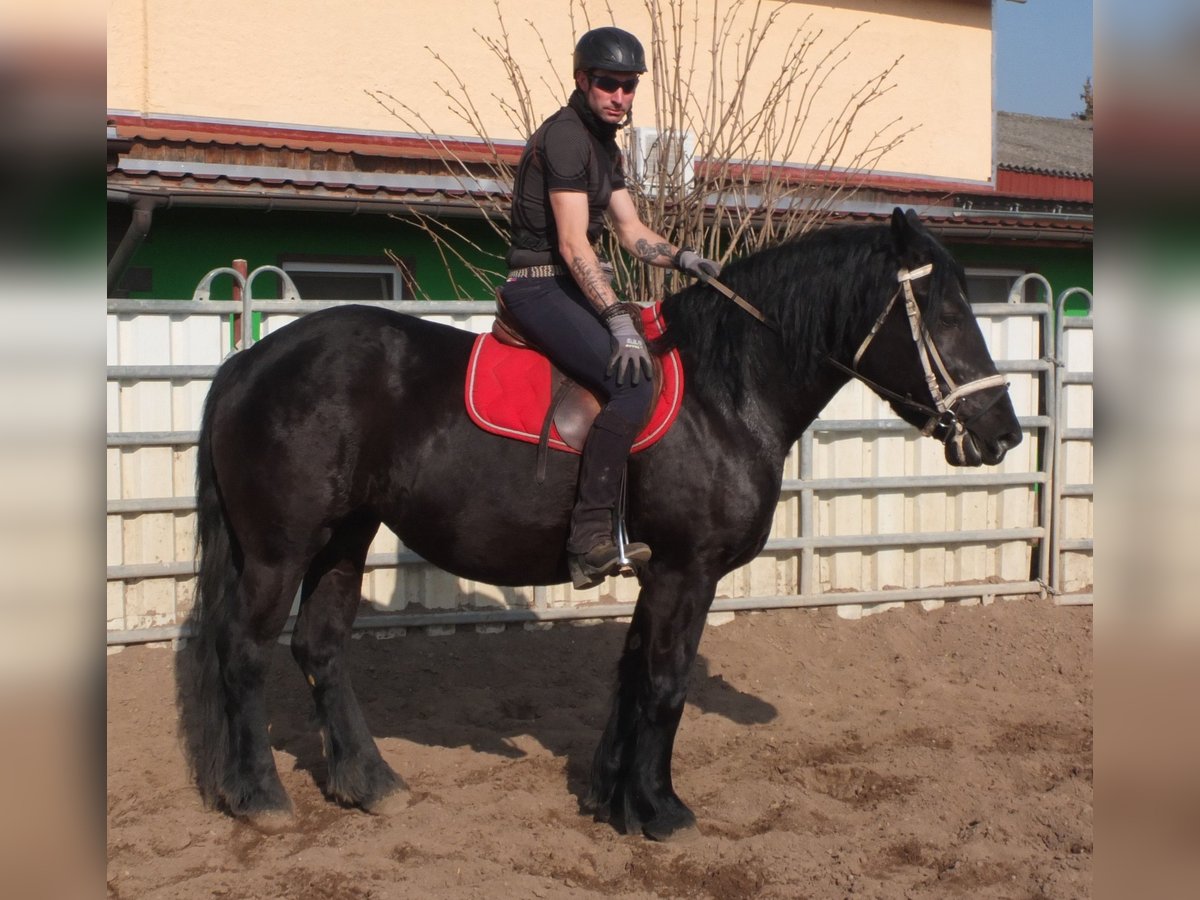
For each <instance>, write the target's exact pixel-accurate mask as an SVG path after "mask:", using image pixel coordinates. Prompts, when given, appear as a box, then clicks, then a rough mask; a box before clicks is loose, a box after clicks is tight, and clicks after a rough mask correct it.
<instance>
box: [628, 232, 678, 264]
mask: <svg viewBox="0 0 1200 900" xmlns="http://www.w3.org/2000/svg"><path fill="white" fill-rule="evenodd" d="M633 255H634V256H636V257H637V258H638V259H640V260H641V261H642V262H644V263H646V264H648V265H654V264H656V263H658V265H664V263H661V262H659V260H663V259H665V260H667V262H668V263H669V262H670V261H671V260H672V259H674V257H675V248H674V247H672V246H671V245H670V244H668V243H667V242H666V241H659V242H658V243H654V244H652V243H650V242H649V241H648V240H646V239H645V238H638V240H637V243H635V244H634V245H633Z"/></svg>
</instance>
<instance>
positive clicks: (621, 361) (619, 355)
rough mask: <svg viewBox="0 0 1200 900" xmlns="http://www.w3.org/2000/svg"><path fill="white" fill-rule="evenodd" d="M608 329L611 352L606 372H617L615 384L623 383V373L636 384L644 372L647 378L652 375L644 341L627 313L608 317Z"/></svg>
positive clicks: (631, 382)
mask: <svg viewBox="0 0 1200 900" xmlns="http://www.w3.org/2000/svg"><path fill="white" fill-rule="evenodd" d="M608 330H609V333H610V334H612V337H613V345H614V346H613V354H612V357H611V358H610V359H609V361H608V374H610V375H611V374H612V373H613V370H614V369H615V370H616V373H617V384H618V385H621V384H624V383H625V373H626V372H629V373H630V382H629V383H630V384H635V385H636V384H637V383H638V382H639V380H640V378H641V376H642V375H643V374H644V375H645V376H646V379H647V380H649V379H650V378H652V377H653V376H654V372H653V369H651V367H650V353H649V351H648V350H647V349H646V342H645V341H644V340H642V336H641V334H639V333H638V330H637V328H636V327H635V326H634V324H633V318H632V317H631V316H630V315H629V313H620V314H618V315H615V316H612V317H610V318H608Z"/></svg>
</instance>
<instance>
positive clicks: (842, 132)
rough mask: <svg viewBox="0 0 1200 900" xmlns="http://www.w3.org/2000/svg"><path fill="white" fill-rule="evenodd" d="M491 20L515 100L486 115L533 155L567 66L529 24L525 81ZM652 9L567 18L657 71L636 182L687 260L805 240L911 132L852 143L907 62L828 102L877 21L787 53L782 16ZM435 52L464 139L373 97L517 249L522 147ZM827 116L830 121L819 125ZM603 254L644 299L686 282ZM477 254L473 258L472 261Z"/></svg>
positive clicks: (573, 7) (812, 39) (436, 239)
mask: <svg viewBox="0 0 1200 900" xmlns="http://www.w3.org/2000/svg"><path fill="white" fill-rule="evenodd" d="M494 6H495V12H496V20H497V27H496V28H495V29H494V31H493V34H490V35H486V34H483V33H482V32H480V31H479V30H478V29H476V30H475V34H476V35H477V36H478V37H479V39H480V41H481V42H482V44H483V46H484V47H485V48H486V49H487V51H488V52H490V53H491V54H493V55H494V56H495V57H496V59H497V60H499V62H500V64H501V66H502V67H503V70H504V72H505V75H506V77H507V82H508V83H507V87H508V88H509V89H510V90H509V91H508V92H506V93H498V92H495V91H493V92H491V93H490V95H489V101H488V102H489V103H495V104H498V107H499V109H501V110H502V111H503V113H504V116H505V118H506V120H507V121H508V123H509V126H510V127H511V128H512V130H513V132H515V133H517V134H519V135H520V136H521V140H522V141H523V140H525V139H527V138H528V136H529V135H531V134H532V133H533V131H534V130H535V129H536V128H537V126H538V125H539V124H540V123H541V122H542V121H543V120H544V119H545V117H546V116H548V115H549V114H550V113H552V112H553V111H554V110H555V109H557V108H558V107H559V106H560V105H561V104H562V103H563V102H564V101H565V99H566V97H567V96H568V95H569V93H570V91H571V88H572V86H573V85H572V82H571V73H569V72H564V71H563V69H564V66H563V65H562V62H561V58H562V56H563V54H562V53H554V54H551V52H550V51H549V49H548V48H547V46H546V41H545V40H544V39H543V37H542V35H541V32H540V31H539V30H538V27H537V25H536V24H535V23H534V22H532V21H530V20H528V19H527V20H525V21H524V23H523V26H524V27H525V28H527V29H529V31H530V33H531V34H532V35H533V37H534V38H535V39H536V42H537V45H538V46H539V47H540V48H541V54H542V58H541V59H540V60H537V61H536V63H534V64H531V65H530V66H529V68H526V67H525V66H523V65H522V62H521V61H520V60H518V59H517V57H516V55H515V53H514V50H513V41H512V32H511V31H510V28H509V25H508V21H507V20H506V16H505V13H504V11H503V9H502V8H501V5H500V0H494ZM644 6H645V11H646V15H647V22H645V23H639V22H628V21H623V22H621V23H616V22H615V21H614V17H613V14H612V9H611V7H607V9H606V16H607V21H603V22H601V21H595V22H594V21H592V20H591V19H590V17H589V16H588V15H587V13H586V11H585V10H583V9H582V8H581V7H582V3H581V0H572V2H571V4H570V7H569V15H570V18H571V25H572V32H573V33H575V34H582V33H583V32H584V31H586V30H587V29H589V28H593V27H598V26H600V25H604V24H619V25H620V26H621V27H623V28H626V29H628V30H630V31H633V32H634V33H636V34H638V35H639V37H641V38H642V40H643V42H644V43H645V45H646V50H647V59H648V62H649V66H650V72H649V73H648V75H649V77H648V78H647V79H646V80H645V81H644V82H643V83H644V85H645V86H644V87H643V90H642V92H639V97H638V103H637V104H636V110H637V113H638V116H639V120H640V119H643V118H646V117H647V115H648V114H647V109H646V107H647V106H648V105H649V106H652V110H651V113H652V115H651V116H650V118H651V121H652V124H648V125H647V126H641V124H640V121H639V127H638V128H626V129H625V130H624V132H623V134H624V136H625V137H624V139H625V142H626V146H625V147H624V152H625V158H626V165H625V169H626V174H627V177H628V181H629V188H630V192H631V194H632V195H633V198H634V202H635V203H636V204H637V206H638V210H639V212H640V214H641V216H642V219H643V221H645V222H646V223H647V224H648V225H649V226H650V227H651V228H653V229H654V230H656V231H658V232H659V233H660V234H662V235H664V236H665V237H667V238H668V239H669V240H671V241H672V242H674V243H675V244H677V245H680V246H684V245H686V246H689V247H693V248H696V249H697V250H699V251H700V252H701V253H702V254H704V255H705V256H708V257H711V258H714V259H719V260H721V261H722V262H724V261H728V260H729V259H730V258H731V257H733V256H740V255H744V254H746V253H749V252H752V251H754V250H758V249H761V248H763V247H765V246H769V245H771V244H774V243H778V242H780V241H784V240H787V239H788V238H791V237H794V236H797V235H799V234H803V233H804V232H806V231H808V230H809V229H811V228H813V227H816V226H818V225H820V224H822V223H823V222H824V221H826V220H827V219H828V217H829V215H830V213H831V212H832V211H833V210H834V209H836V207H837V205H838V204H839V203H843V202H845V201H846V200H848V199H849V198H850V197H851V196H852V195H853V194H854V193H855V192H856V191H858V190H859V188H860V187H861V186H862V183H863V178H864V176H865V175H867V174H868V173H870V172H871V171H872V170H874V169H875V168H876V167H877V166H878V165H879V163H880V161H881V160H882V159H883V158H884V157H885V156H886V155H887V154H888V153H889V152H890V151H891V150H892V149H894V148H895V147H896V146H898V145H899V144H900V143H901V142H902V141H903V140H904V138H905V136H906V135H907V134H909V133H910V131H911V129H907V128H905V127H904V126H903V123H902V120H901V118H900V117H896V118H894V119H892V120H890V121H888V122H886V123H885V124H883V125H881V126H879V127H878V128H876V130H875V131H874V133H873V134H871V135H870V136H869V137H866V138H865V139H864V137H863V135H860V134H859V133H858V131H857V130H856V126H857V125H858V123H859V122H860V121H861V119H862V118H863V115H862V114H863V112H864V110H866V109H867V108H868V107H870V106H872V105H873V104H875V103H876V102H877V101H879V100H880V99H881V98H882V97H884V96H885V95H886V94H887V93H888V91H890V90H891V89H892V87H893V86H894V83H893V77H894V75H895V73H896V69H897V67H898V66H899V64H900V62H901V59H902V58H903V57H897V58H896V59H895V60H892V61H891V62H889V63H887V64H886V65H884V66H883V67H882V68H881V69H880V70H879V71H877V72H875V73H874V74H872V75H870V76H869V77H867V78H865V79H863V80H862V81H861V82H860V83H859V85H858V87H857V88H855V89H853V90H851V91H850V92H849V93H848V94H847V95H846V96H844V97H840V98H836V99H837V100H839V101H840V102H837V103H831V101H830V98H829V97H828V96H826V95H827V94H828V93H829V91H830V90H831V89H830V83H831V81H833V80H834V75H835V73H838V72H839V70H841V69H842V68H843V67H844V66H845V65H846V64H847V62H848V61H849V60H850V59H851V56H852V51H853V45H854V41H855V38H856V37H857V36H858V34H859V32H860V31H861V30H862V28H863V27H864V26H865V25H866V24H867V23H866V22H862V23H860V24H859V25H857V26H855V27H854V28H853V29H851V30H850V31H849V32H848V33H847V34H844V35H842V36H840V37H835V36H830V35H827V34H825V33H824V31H822V30H821V29H819V28H817V27H815V25H814V24H813V22H812V17H811V15H810V16H809V17H808V18H806V19H805V20H804V21H803V22H802V23H801V25H800V27H798V28H796V29H795V30H794V31H791V32H790V35H788V36H786V40H785V41H783V42H782V44H781V43H780V41H779V40H777V38H780V39H782V38H783V37H784V35H782V34H781V29H780V28H779V20H780V17H781V16H782V15H783V14H784V12H785V5H783V4H778V3H771V4H767V3H765V2H763V0H732V2H729V3H722V4H714V3H711V2H701V0H644ZM702 15H705V16H707V18H702ZM427 49H428V50H429V52H430V54H431V56H432V58H433V60H434V61H435V62H436V63H437V64H438V66H440V67H441V69H442V70H443V72H444V73H445V77H444V80H443V81H437V82H435V83H436V85H437V87H438V88H439V90H440V91H441V92H442V95H443V96H444V98H445V101H446V104H447V107H448V109H450V110H451V112H453V113H454V115H455V116H456V117H457V118H458V119H460V120H461V121H462V123H463V126H464V129H465V132H466V133H467V134H468V135H469V136H470V138H469V139H468V140H466V141H464V139H463V138H461V137H460V138H457V139H455V138H451V137H447V136H442V135H438V134H436V133H435V132H434V129H433V128H432V127H431V126H430V124H429V122H428V121H427V120H426V118H425V117H424V116H423V115H422V114H421V113H420V112H419V111H418V110H414V109H413V108H412V107H410V106H409V105H408V104H406V103H404V102H403V101H401V100H400V99H398V98H397V97H395V96H394V95H393V94H391V93H389V92H387V91H383V90H371V91H368V92H367V93H368V94H369V95H370V96H371V97H372V98H374V99H375V101H376V102H378V103H379V104H380V105H382V106H383V107H384V108H386V109H387V110H388V111H389V112H390V113H391V114H392V115H394V116H395V117H396V118H397V119H398V120H399V121H400V122H401V123H402V124H403V125H404V127H405V128H406V129H407V130H409V131H413V132H415V133H418V134H421V135H423V136H424V137H425V139H426V141H427V142H428V144H429V146H430V148H431V149H432V150H433V151H434V152H435V154H436V156H437V158H438V160H440V162H441V164H442V166H443V171H445V172H447V173H448V174H449V175H450V176H452V177H453V178H454V179H456V181H457V183H458V185H459V188H460V190H461V191H462V192H464V196H465V198H467V199H466V201H465V202H467V204H468V212H470V213H471V214H472V215H474V216H478V217H482V218H483V219H484V220H485V221H486V222H488V223H489V225H490V226H491V228H492V229H493V230H494V232H495V233H496V235H497V236H498V238H499V239H500V240H501V241H503V242H504V243H505V244H507V240H508V205H509V196H510V193H511V188H512V184H513V177H514V174H515V167H516V163H517V160H518V157H519V150H520V144H519V143H516V142H513V141H512V140H499V139H497V138H494V137H493V136H492V135H491V134H490V133H489V129H488V128H487V126H486V124H485V120H484V117H483V116H482V115H481V114H480V109H479V106H478V105H477V102H476V101H475V100H474V99H473V96H472V87H471V86H469V85H468V84H466V83H465V82H464V81H463V79H462V78H461V77H459V75H458V74H457V73H456V71H455V68H454V65H453V64H452V62H450V61H449V60H447V59H446V57H445V56H444V55H443V54H442V53H440V52H438V51H436V50H434V49H433V48H427ZM532 71H537V72H548V73H551V77H554V78H556V79H557V80H556V82H555V83H551V82H550V81H548V80H547V79H546V78H545V77H539V78H537V79H536V80H532V81H531V76H530V75H528V74H527V72H532ZM710 76H711V77H710ZM647 94H649V95H650V96H649V97H647V96H646V95H647ZM818 101H820V102H818ZM831 108H832V109H834V110H835V112H834V113H832V114H825V113H819V112H818V110H827V109H831ZM852 137H853V139H852ZM405 220H406V221H408V222H409V223H410V224H412V225H414V226H415V227H417V228H420V229H421V230H422V231H423V232H424V233H425V234H426V235H427V236H428V237H429V238H430V240H431V241H432V242H433V244H434V245H435V246H436V247H437V250H438V252H439V253H440V254H441V256H442V259H443V262H444V263H446V264H447V266H448V267H449V268H450V269H451V272H452V273H453V271H454V268H455V267H454V266H452V265H451V263H454V262H456V263H457V264H458V268H459V270H460V271H465V272H466V273H468V278H469V279H470V281H471V282H474V283H481V284H483V285H486V286H488V287H490V286H492V285H495V284H497V283H498V282H499V281H500V280H501V279H502V278H503V272H504V261H503V258H502V257H501V256H498V255H491V254H488V253H487V252H486V251H484V250H483V248H481V247H479V246H478V245H477V244H475V243H473V242H471V241H469V240H468V239H467V238H466V237H465V236H464V235H463V233H462V232H461V231H460V230H459V229H457V228H455V227H454V225H453V221H452V220H451V219H448V218H447V217H445V216H437V215H431V214H429V213H428V212H427V211H423V210H422V209H421V208H420V207H419V206H417V205H413V206H412V207H411V208H410V215H409V216H408V217H407V218H406V219H405ZM606 241H607V244H608V246H607V247H605V248H604V251H605V253H606V255H607V256H608V257H609V258H610V259H612V260H613V262H614V264H615V269H616V281H617V289H618V292H619V293H621V294H623V295H625V296H627V297H630V298H633V299H643V300H644V299H649V298H653V297H658V296H661V295H662V293H663V292H664V291H665V290H674V289H676V288H678V287H679V286H680V285H681V284H682V282H681V280H680V279H681V278H682V276H681V275H680V274H679V273H676V272H668V271H666V270H663V269H654V268H650V267H647V266H642V265H638V264H634V263H633V262H632V261H631V260H630V259H629V258H628V257H627V256H626V255H625V254H624V253H622V252H621V251H620V248H619V247H618V246H617V243H616V240H615V238H614V237H612V236H611V235H610V236H609V237H608V238H606ZM466 248H470V249H471V250H472V251H474V253H472V254H470V257H469V256H468V254H467V252H466ZM480 256H483V257H486V258H488V262H487V264H486V265H480V264H479V263H478V262H477V261H476V259H477V258H478V257H480ZM452 278H453V274H452ZM453 289H454V290H455V292H456V296H457V297H459V298H464V297H467V296H470V295H471V293H472V292H471V291H469V290H468V289H467V288H466V286H465V285H461V284H459V283H458V282H457V281H455V282H454V283H453Z"/></svg>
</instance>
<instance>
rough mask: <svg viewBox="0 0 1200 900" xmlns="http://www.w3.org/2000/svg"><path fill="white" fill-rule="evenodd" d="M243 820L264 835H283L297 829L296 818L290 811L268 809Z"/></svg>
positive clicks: (251, 814) (243, 817)
mask: <svg viewBox="0 0 1200 900" xmlns="http://www.w3.org/2000/svg"><path fill="white" fill-rule="evenodd" d="M241 820H242V821H243V822H245V823H246V824H247V825H249V826H250V827H251V828H253V829H254V830H255V831H259V832H262V833H263V834H283V833H284V832H287V831H291V830H293V829H294V828H295V827H296V816H295V814H294V813H293V812H292V811H291V810H290V809H267V810H261V811H259V812H255V813H249V814H248V815H244V816H242V817H241Z"/></svg>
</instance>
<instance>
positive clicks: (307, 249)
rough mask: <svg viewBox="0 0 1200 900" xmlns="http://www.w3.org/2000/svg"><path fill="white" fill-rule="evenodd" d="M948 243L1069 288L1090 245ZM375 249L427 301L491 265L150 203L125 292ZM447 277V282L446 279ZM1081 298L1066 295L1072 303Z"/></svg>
mask: <svg viewBox="0 0 1200 900" xmlns="http://www.w3.org/2000/svg"><path fill="white" fill-rule="evenodd" d="M447 224H449V226H450V227H452V228H453V229H454V230H455V231H457V232H458V233H459V234H461V235H462V237H463V238H464V239H465V240H458V241H456V246H458V247H459V248H460V252H461V253H462V254H463V256H465V257H466V258H467V259H468V260H470V261H471V263H472V264H474V265H477V266H480V267H482V268H487V269H492V270H493V271H497V272H498V271H501V270H503V260H502V257H503V254H504V250H505V244H504V242H503V241H502V240H501V239H500V238H499V237H498V236H497V235H496V234H495V232H494V231H492V229H491V228H490V227H489V226H488V225H487V224H486V223H484V222H481V221H478V220H470V219H453V220H447ZM947 244H948V247H949V249H950V250H951V252H952V253H954V255H955V257H956V258H957V259H958V261H959V262H960V263H962V264H963V265H964V266H968V267H972V266H974V267H982V268H1012V269H1021V270H1023V271H1030V272H1037V273H1039V274H1041V275H1043V276H1045V278H1046V279H1047V280H1049V282H1050V284H1051V286H1052V287H1053V288H1054V292H1055V295H1056V296H1057V295H1058V294H1059V293H1061V292H1062V291H1064V290H1066V289H1067V288H1070V287H1082V288H1086V289H1087V290H1088V291H1091V289H1092V250H1091V248H1090V247H1087V248H1059V247H1022V246H1019V245H1015V244H1013V245H1006V244H978V243H955V242H953V241H952V240H949V241H947ZM385 250H390V251H392V252H393V253H395V254H396V255H397V256H399V257H401V258H403V259H408V260H411V261H412V263H413V271H412V274H413V277H414V279H415V281H416V283H417V286H418V290H417V296H418V297H421V296H428V297H429V298H430V299H434V300H455V299H475V300H489V299H491V297H492V291H493V288H494V285H496V284H499V282H500V281H501V279H502V276H501V275H499V274H497V275H495V276H494V277H493V279H492V280H491V282H490V283H489V284H487V285H484V284H481V283H479V282H478V281H477V280H476V279H475V278H473V277H472V276H471V275H470V274H469V271H468V268H467V266H465V265H464V264H463V263H462V262H460V261H459V260H457V259H455V258H454V257H453V256H452V255H447V257H446V259H445V261H443V259H442V256H441V254H439V253H438V251H437V249H436V247H435V245H434V241H433V240H432V238H430V237H429V235H427V234H426V233H424V232H423V231H422V230H421V229H420V228H418V227H416V226H415V225H413V224H412V223H411V222H406V221H404V220H402V219H399V218H394V217H392V216H387V215H379V214H359V215H348V214H346V213H345V212H261V211H254V210H230V209H215V208H214V209H206V208H180V209H164V210H156V211H155V213H154V219H153V224H152V226H151V229H150V233H149V235H148V236H147V238H146V240H145V242H144V243H143V244H142V246H141V247H140V248H139V250H138V252H137V253H136V254H135V255H134V257H133V260H132V262H131V265H132V266H140V267H147V268H149V269H150V270H151V277H152V288H151V290H148V291H142V292H131V293H130V296H131V297H133V298H135V299H166V300H172V299H178V300H187V299H191V296H192V292H193V291H194V290H195V289H196V284H197V283H198V282H199V281H200V279H201V278H202V277H203V276H204V274H205V273H206V272H208V271H209V270H211V269H214V268H217V267H218V266H228V265H230V264H231V263H232V261H233V260H234V259H236V258H241V259H245V260H246V261H247V262H248V264H249V266H250V268H251V270H253V269H254V268H256V267H257V266H261V265H267V264H270V265H279V263H280V257H281V255H283V254H312V255H320V256H355V257H380V256H383V255H384V251H385ZM455 282H457V285H456V284H455ZM254 287H255V293H256V296H258V297H260V298H263V299H270V298H274V297H277V296H278V293H277V291H278V284H277V281H276V279H275V278H274V277H271V276H263V277H262V278H261V279H259V280H256V281H255V283H254ZM231 289H232V282H231V281H230V279H228V278H224V279H219V280H218V281H217V283H216V284H215V285H214V286H213V297H214V298H216V299H229V296H230V291H231ZM1084 305H1085V304H1082V303H1081V302H1080V303H1076V304H1074V307H1075V309H1074V311H1076V312H1079V311H1080V309H1081V307H1082V306H1084Z"/></svg>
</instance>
